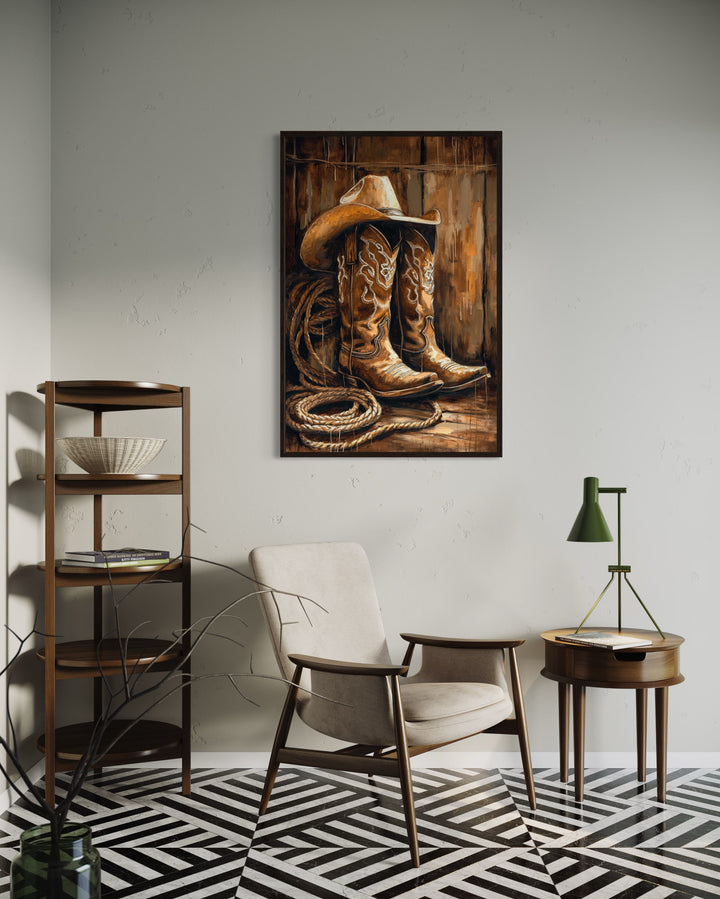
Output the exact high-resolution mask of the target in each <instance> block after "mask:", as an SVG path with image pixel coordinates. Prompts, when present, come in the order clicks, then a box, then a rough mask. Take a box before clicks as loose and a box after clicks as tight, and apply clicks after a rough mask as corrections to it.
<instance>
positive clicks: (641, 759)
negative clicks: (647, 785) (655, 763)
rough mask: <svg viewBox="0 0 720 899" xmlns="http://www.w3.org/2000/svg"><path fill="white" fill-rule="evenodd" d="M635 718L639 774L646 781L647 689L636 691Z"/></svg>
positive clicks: (639, 777) (640, 778)
mask: <svg viewBox="0 0 720 899" xmlns="http://www.w3.org/2000/svg"><path fill="white" fill-rule="evenodd" d="M635 720H636V725H637V776H638V780H640V781H644V780H645V778H646V776H647V772H646V767H645V756H646V750H647V690H636V691H635Z"/></svg>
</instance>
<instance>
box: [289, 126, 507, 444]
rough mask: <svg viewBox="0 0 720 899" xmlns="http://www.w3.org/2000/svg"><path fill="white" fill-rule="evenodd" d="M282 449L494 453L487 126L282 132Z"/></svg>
mask: <svg viewBox="0 0 720 899" xmlns="http://www.w3.org/2000/svg"><path fill="white" fill-rule="evenodd" d="M281 157H282V191H281V195H282V203H283V227H282V243H283V246H282V294H283V329H282V355H281V365H282V377H281V381H282V426H281V433H282V447H281V451H282V454H283V455H284V456H300V455H308V454H312V455H328V456H329V455H350V454H353V455H365V456H371V455H372V456H394V455H403V456H500V455H502V441H501V421H502V417H501V409H502V402H501V397H502V357H501V246H502V243H501V162H502V160H501V157H502V134H501V132H498V131H478V132H458V133H437V134H425V133H415V132H357V133H351V132H342V133H341V132H322V133H321V132H314V131H313V132H294V131H292V132H290V131H288V132H283V133H282V135H281Z"/></svg>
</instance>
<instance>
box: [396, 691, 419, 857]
mask: <svg viewBox="0 0 720 899" xmlns="http://www.w3.org/2000/svg"><path fill="white" fill-rule="evenodd" d="M390 685H391V689H392V701H393V722H394V725H395V744H396V747H397V760H398V769H399V776H400V790H401V792H402V800H403V812H404V813H405V826H406V828H407V833H408V840H409V842H410V855H411V857H412V862H413V865H414V866H415V867H416V868H419V867H420V846H419V844H418V833H417V821H416V820H415V798H414V796H413V785H412V772H411V770H410V755H409V753H408V745H407V736H406V734H405V718H404V715H403V709H402V699H401V698H400V683H399V681H398V678H397V677H391V678H390Z"/></svg>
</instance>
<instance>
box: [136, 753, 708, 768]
mask: <svg viewBox="0 0 720 899" xmlns="http://www.w3.org/2000/svg"><path fill="white" fill-rule="evenodd" d="M269 756H270V753H268V752H193V754H192V766H193V768H266V767H267V764H268V759H269ZM532 763H533V768H557V767H558V766H559V764H560V762H559V758H558V753H557V752H534V753H533V754H532ZM147 764H150V765H156V766H159V767H168V766H178V767H179V764H180V763H179V762H178V761H171V762H149V763H147ZM636 764H637V760H636V756H635V753H634V752H586V753H585V767H586V768H634V767H635V765H636ZM412 765H413V767H414V768H521V767H522V759H521V758H520V753H519V752H439V751H435V752H428V753H427V754H425V755H418V756H415V757H414V758H413V759H412ZM647 765H648V768H654V767H655V753H654V752H648V754H647ZM570 766H571V767H572V753H571V754H570ZM668 768H720V752H669V753H668Z"/></svg>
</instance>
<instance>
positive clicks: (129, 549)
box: [65, 546, 170, 565]
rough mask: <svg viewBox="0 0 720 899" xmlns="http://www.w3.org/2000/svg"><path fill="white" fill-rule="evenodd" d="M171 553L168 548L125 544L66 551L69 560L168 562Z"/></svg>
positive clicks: (66, 558) (103, 562) (101, 562)
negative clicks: (145, 547)
mask: <svg viewBox="0 0 720 899" xmlns="http://www.w3.org/2000/svg"><path fill="white" fill-rule="evenodd" d="M169 558H170V553H169V552H168V550H166V549H139V548H136V547H134V546H124V547H122V548H121V549H88V550H78V551H77V552H66V553H65V560H66V561H67V562H71V561H74V562H99V563H100V564H102V565H104V564H105V563H106V562H110V563H112V562H154V561H155V560H159V561H161V562H167V561H168V559H169Z"/></svg>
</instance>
